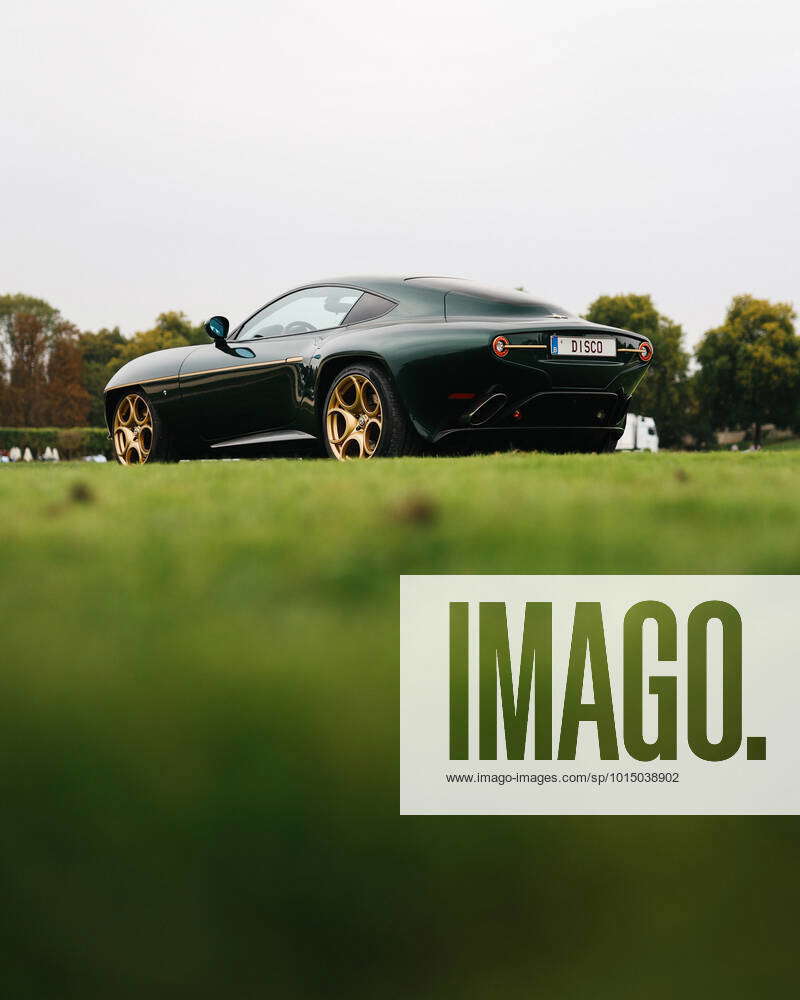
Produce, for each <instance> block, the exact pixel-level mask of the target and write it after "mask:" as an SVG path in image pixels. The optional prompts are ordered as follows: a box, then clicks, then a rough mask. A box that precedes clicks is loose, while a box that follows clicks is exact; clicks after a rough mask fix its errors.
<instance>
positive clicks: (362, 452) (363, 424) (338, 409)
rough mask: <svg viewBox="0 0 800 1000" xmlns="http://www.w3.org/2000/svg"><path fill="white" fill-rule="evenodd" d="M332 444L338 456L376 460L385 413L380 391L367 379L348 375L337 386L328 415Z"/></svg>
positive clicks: (327, 424)
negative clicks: (373, 458) (382, 407)
mask: <svg viewBox="0 0 800 1000" xmlns="http://www.w3.org/2000/svg"><path fill="white" fill-rule="evenodd" d="M325 429H326V432H327V435H328V443H329V444H330V446H331V450H332V451H333V453H334V455H335V456H336V457H337V458H338V459H339V460H340V461H344V460H346V459H348V458H372V456H373V455H374V454H375V451H376V449H377V447H378V443H379V442H380V439H381V431H382V429H383V411H382V409H381V398H380V396H379V395H378V390H377V389H376V388H375V386H374V385H373V384H372V382H370V380H369V379H368V378H367V376H366V375H345V377H344V378H343V379H342V380H341V381H340V382H339V383H338V384H337V385H336V388H335V389H334V390H333V392H332V394H331V398H330V401H329V402H328V412H327V413H326V414H325Z"/></svg>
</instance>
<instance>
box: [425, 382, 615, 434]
mask: <svg viewBox="0 0 800 1000" xmlns="http://www.w3.org/2000/svg"><path fill="white" fill-rule="evenodd" d="M628 403H629V397H627V396H625V395H624V394H622V393H616V392H608V391H591V390H576V389H559V390H555V389H547V390H543V391H541V392H536V393H533V394H532V395H530V396H528V397H526V398H524V399H510V398H509V397H508V395H507V394H505V393H504V392H503V390H502V389H501V387H499V386H493V387H492V388H491V389H489V390H487V392H486V393H484V394H483V395H482V396H481V397H479V398H478V399H476V400H474V401H472V402H471V403H470V405H469V406H467V407H465V409H464V411H463V412H462V413H461V414H460V415H459V417H458V419H457V421H456V422H455V423H454V424H453V425H452V426H450V427H444V428H441V429H440V430H439V431H438V433H437V434H436V435H435V436H434V438H433V440H434V441H435V442H436V441H441V440H443V439H445V438H448V437H452V436H453V435H472V434H476V435H485V434H487V433H493V434H497V435H501V434H505V435H508V436H517V435H521V434H525V435H532V436H543V437H545V438H546V437H558V436H565V435H566V436H569V435H572V434H577V435H580V436H581V437H583V438H585V437H586V435H587V434H588V435H591V436H596V437H597V438H598V439H602V438H603V437H605V438H608V436H609V435H611V437H612V438H613V440H616V439H617V438H619V437H620V435H621V434H622V432H623V430H624V428H625V414H626V413H627V410H628Z"/></svg>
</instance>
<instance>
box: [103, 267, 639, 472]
mask: <svg viewBox="0 0 800 1000" xmlns="http://www.w3.org/2000/svg"><path fill="white" fill-rule="evenodd" d="M205 326H206V330H207V332H208V334H209V336H210V337H211V343H209V344H207V345H205V346H202V345H201V346H194V347H177V348H172V349H170V350H166V351H156V352H154V353H152V354H145V355H143V356H142V357H140V358H136V359H135V360H133V361H130V362H128V364H126V365H124V366H123V367H122V368H120V370H119V371H118V372H117V373H116V375H114V377H113V378H112V379H111V381H110V382H109V383H108V385H107V386H106V419H107V423H108V427H109V431H110V432H111V435H112V437H113V440H114V450H115V452H116V455H117V458H118V460H119V461H120V462H121V463H123V464H124V465H130V464H137V463H141V462H148V461H155V460H162V461H164V460H169V459H171V458H179V457H183V456H186V457H192V456H199V455H204V454H218V455H219V454H225V453H228V454H231V453H238V452H242V450H243V453H248V452H250V453H252V452H253V451H254V449H259V450H264V449H270V450H274V448H275V446H277V445H282V446H283V447H291V448H293V449H296V448H298V447H300V446H307V447H310V448H317V449H320V448H322V447H324V449H325V451H326V452H327V453H328V455H331V456H332V457H334V458H338V459H348V458H373V457H375V456H381V455H387V456H389V455H403V454H410V453H415V452H418V451H420V450H423V449H424V450H428V449H434V448H435V449H437V450H486V449H496V448H498V447H502V446H507V445H509V444H511V445H513V446H514V447H517V448H528V449H530V448H537V449H545V450H548V451H610V450H613V448H614V445H615V444H616V441H617V438H618V437H619V436H620V434H621V433H622V430H623V428H624V426H625V415H626V413H627V410H628V404H629V402H630V398H631V394H632V393H633V391H634V389H635V388H636V386H637V385H638V384H639V382H640V381H641V380H642V378H643V376H644V374H645V372H646V371H647V367H648V365H649V364H650V360H651V358H652V356H653V348H652V345H651V344H650V342H649V341H648V340H645V339H644V338H643V337H640V336H637V334H635V333H630V332H629V331H627V330H616V329H614V328H613V327H606V326H598V325H597V324H595V323H589V322H587V321H586V320H583V319H578V318H576V317H575V316H571V315H570V314H569V313H567V312H566V311H565V310H563V309H561V308H559V307H558V306H554V305H551V304H550V303H547V302H542V301H541V300H539V299H537V298H533V297H531V296H530V295H527V294H525V293H522V292H515V291H503V290H499V289H494V288H486V287H484V286H483V285H480V284H478V283H476V282H473V281H466V280H464V279H461V278H435V277H434V278H423V277H416V278H414V277H412V278H334V279H330V280H328V281H317V282H314V283H313V284H309V285H304V286H303V287H302V288H296V289H294V290H292V291H290V292H287V293H286V294H285V295H282V296H280V298H277V299H275V300H273V301H272V302H269V303H268V304H267V305H265V306H263V307H262V308H260V309H259V310H258V311H257V312H255V313H253V315H252V316H250V317H248V318H247V319H246V320H245V321H244V322H243V323H240V324H239V326H237V327H236V329H235V330H232V331H231V330H229V324H228V320H227V319H226V318H225V317H224V316H214V317H212V318H211V319H210V320H208V322H207V323H206V325H205Z"/></svg>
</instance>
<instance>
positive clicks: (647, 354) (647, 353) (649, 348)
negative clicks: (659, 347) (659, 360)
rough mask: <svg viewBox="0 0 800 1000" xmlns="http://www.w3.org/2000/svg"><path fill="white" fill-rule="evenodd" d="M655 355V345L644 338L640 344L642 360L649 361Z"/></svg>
mask: <svg viewBox="0 0 800 1000" xmlns="http://www.w3.org/2000/svg"><path fill="white" fill-rule="evenodd" d="M652 356H653V345H652V344H651V343H650V341H649V340H643V341H642V342H641V344H639V357H640V358H641V359H642V361H649V360H650V358H652Z"/></svg>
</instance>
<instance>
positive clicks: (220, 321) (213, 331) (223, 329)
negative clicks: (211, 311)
mask: <svg viewBox="0 0 800 1000" xmlns="http://www.w3.org/2000/svg"><path fill="white" fill-rule="evenodd" d="M229 328H230V323H229V322H228V318H227V316H212V317H211V319H207V320H206V321H205V323H203V329H204V330H205V331H206V333H207V334H208V335H209V337H211V339H212V340H216V341H217V342H218V343H219V341H221V340H225V338H226V337H227V336H228V330H229Z"/></svg>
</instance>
